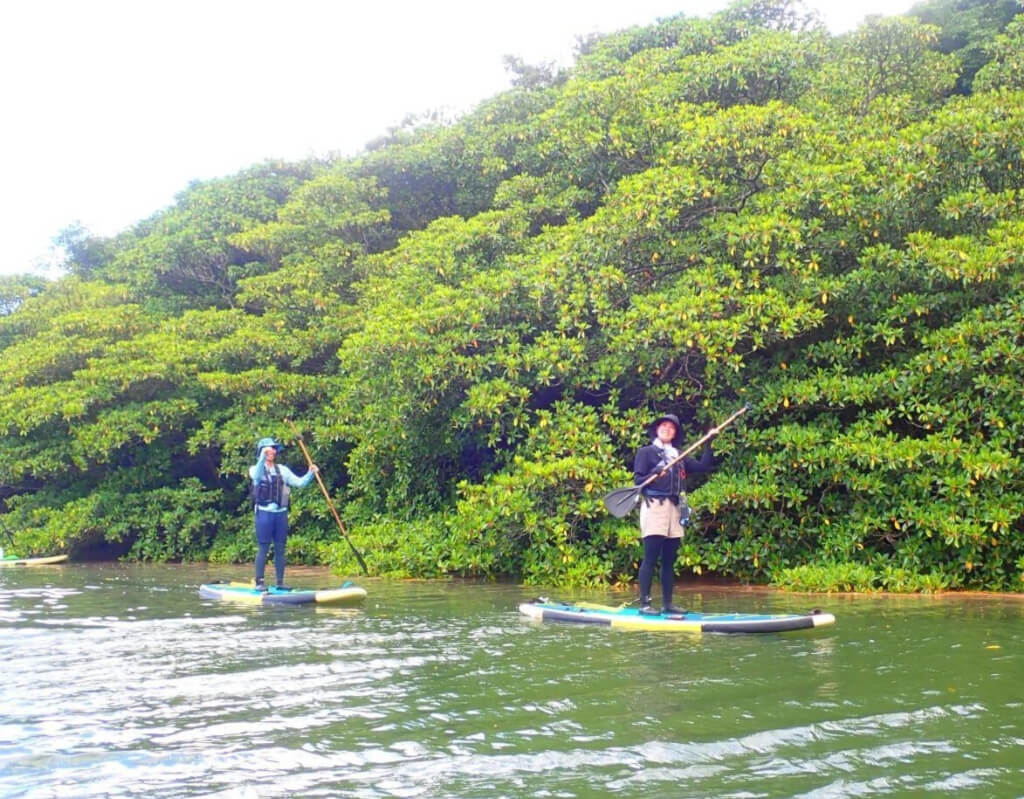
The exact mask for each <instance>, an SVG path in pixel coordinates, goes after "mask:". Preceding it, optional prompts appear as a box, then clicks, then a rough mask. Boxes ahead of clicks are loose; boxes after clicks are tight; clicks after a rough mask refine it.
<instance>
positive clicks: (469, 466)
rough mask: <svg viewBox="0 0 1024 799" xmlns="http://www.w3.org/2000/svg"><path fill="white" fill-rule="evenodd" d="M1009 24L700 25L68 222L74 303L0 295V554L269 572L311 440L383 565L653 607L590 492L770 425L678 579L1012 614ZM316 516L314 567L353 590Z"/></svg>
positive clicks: (642, 34) (979, 9) (724, 483)
mask: <svg viewBox="0 0 1024 799" xmlns="http://www.w3.org/2000/svg"><path fill="white" fill-rule="evenodd" d="M944 3H945V4H944ZM965 3H966V5H965ZM1004 6H1005V4H1004V3H1001V2H999V0H991V2H988V3H978V2H974V0H970V2H968V0H962V1H961V0H955V1H954V0H949V2H948V3H947V2H945V0H942V2H936V3H935V4H932V5H930V7H929V10H928V13H927V14H918V15H917V18H893V19H885V18H872V19H869V20H868V21H867V22H866V23H865V24H864V25H862V26H861V27H860V28H859V29H858V30H856V31H853V32H851V33H850V34H847V35H844V36H840V37H830V36H828V35H827V33H826V32H825V30H824V29H823V28H822V26H821V25H820V24H818V23H817V21H816V20H815V19H814V18H813V16H810V15H808V14H807V13H806V12H805V11H804V10H803V8H802V7H801V6H800V5H799V4H797V3H794V2H789V0H746V1H745V2H738V3H736V4H734V5H733V6H731V7H730V8H729V9H727V10H726V11H724V12H722V13H719V14H716V15H713V16H711V17H709V18H707V19H690V18H687V17H684V16H682V15H680V16H676V17H672V18H670V19H666V20H662V21H660V22H658V23H656V24H654V25H651V26H647V27H637V28H632V29H629V30H627V31H622V32H619V33H616V34H612V35H610V36H606V37H599V38H593V39H590V40H587V41H585V42H581V44H580V48H579V58H578V61H577V64H576V66H575V67H574V68H573V69H572V70H568V71H566V72H565V73H557V74H556V73H555V72H554V70H552V69H546V68H543V67H537V68H534V67H528V66H527V65H525V64H523V63H522V62H521V61H516V60H514V59H513V60H510V62H509V65H510V67H512V69H513V71H514V72H515V74H516V76H517V77H516V79H515V81H514V82H515V85H514V87H513V88H512V89H510V90H509V91H507V92H505V93H502V94H500V95H498V96H496V97H494V98H491V99H490V100H488V101H487V102H485V103H482V104H481V105H480V106H479V107H478V108H477V109H475V110H474V111H472V112H471V113H469V114H467V115H466V116H465V117H463V118H462V119H459V120H455V121H446V120H443V119H441V118H438V117H437V116H436V115H435V116H434V117H431V118H427V119H418V120H410V121H409V123H408V124H405V125H403V126H401V127H399V128H396V129H394V130H392V131H390V132H389V133H388V135H387V136H385V137H382V139H380V140H379V141H377V142H374V143H372V144H371V145H370V146H368V148H367V151H366V152H365V153H362V154H360V155H359V156H358V157H355V158H351V159H338V160H333V161H324V162H306V163H301V164H279V163H267V164H263V165H259V166H256V167H253V168H252V169H249V170H246V171H244V172H242V173H240V174H239V175H236V176H233V177H230V178H224V179H220V180H216V181H210V182H207V183H197V184H194V185H192V186H190V187H188V188H187V189H186V191H184V192H183V193H182V194H181V195H180V196H179V198H178V200H177V202H176V203H175V205H174V206H172V207H171V208H169V209H167V210H166V211H164V212H161V213H159V214H157V215H155V216H154V217H153V218H151V219H148V220H144V221H142V222H140V223H139V224H138V225H136V226H135V227H134V228H133V229H132V230H130V231H129V232H127V233H125V234H122V235H120V236H118V237H115V238H113V239H97V238H95V237H91V236H89V235H88V233H87V232H86V231H84V230H81V229H80V228H76V227H72V228H69V229H68V230H67V231H66V232H65V235H64V236H63V241H62V243H63V245H64V246H65V249H66V251H67V253H68V264H67V266H68V270H69V273H70V274H68V275H67V276H66V277H64V278H62V279H60V280H58V281H54V282H52V283H43V282H40V281H33V280H30V279H22V278H18V279H14V278H12V279H9V280H7V281H6V282H5V283H4V284H3V285H2V286H0V304H2V306H3V307H2V309H0V525H2V527H3V530H4V531H5V532H6V533H7V534H9V535H11V536H13V537H14V539H15V541H16V542H17V544H18V548H19V549H20V550H23V551H25V552H33V553H40V554H41V553H49V552H52V551H55V550H64V551H71V552H74V553H76V554H82V555H87V554H90V553H99V554H108V555H110V554H112V555H117V556H125V557H130V558H136V559H151V560H169V559H173V560H176V559H183V558H185V559H190V558H199V557H208V558H210V559H212V560H216V561H220V562H226V561H245V560H248V559H250V558H251V557H252V555H253V552H254V548H255V545H254V542H253V535H252V529H251V517H250V514H249V513H248V510H247V508H246V505H245V501H244V494H245V490H246V482H247V478H246V470H247V468H248V466H249V465H250V464H251V462H252V444H253V442H254V441H255V440H256V439H258V438H259V437H261V436H263V435H275V436H277V437H279V438H281V439H283V440H284V441H285V443H292V442H291V436H292V434H291V430H290V427H289V426H288V425H287V424H286V422H285V420H294V421H295V422H296V423H297V424H298V425H299V426H300V428H301V429H302V431H303V434H304V437H305V440H306V442H307V443H308V444H309V445H310V447H311V449H312V451H313V456H314V458H315V459H316V460H317V463H318V465H319V466H320V469H321V474H322V475H323V476H324V479H325V480H326V484H327V487H328V490H329V491H330V492H331V494H332V496H333V497H334V499H335V500H336V502H337V504H338V505H339V507H341V508H342V511H343V513H344V516H345V519H346V522H347V524H348V525H349V529H350V533H351V536H352V540H353V541H354V542H355V544H356V546H357V547H358V548H359V550H360V551H361V552H362V553H363V554H364V555H365V557H366V560H367V561H368V563H369V565H370V566H371V568H372V570H373V571H374V572H375V573H378V574H387V575H394V576H403V577H407V576H430V577H435V576H445V575H474V576H497V575H502V574H514V575H516V576H518V577H520V578H521V579H523V580H525V581H528V582H533V583H545V584H572V585H591V584H596V583H606V582H629V581H630V580H632V578H633V575H634V574H635V570H636V565H637V559H638V557H639V554H640V552H639V542H638V536H637V533H636V530H635V520H629V519H627V520H619V519H615V518H613V517H611V516H609V514H607V512H606V511H605V510H604V508H603V505H602V502H601V498H602V496H603V495H604V494H605V493H607V492H608V491H610V490H612V489H614V488H617V487H621V486H623V485H629V484H630V482H631V480H632V474H631V471H630V465H631V458H632V455H633V453H634V452H635V450H636V449H637V447H638V446H640V445H642V444H643V443H644V439H643V430H644V428H645V426H646V424H647V422H648V421H649V420H650V419H651V418H652V416H653V415H654V414H655V413H659V412H664V411H672V412H675V413H677V414H679V415H680V417H681V418H682V420H683V424H684V428H685V429H684V437H685V438H693V437H696V436H697V435H699V432H700V430H701V428H702V426H703V425H704V424H706V423H707V422H709V421H712V420H717V419H720V418H722V417H724V416H725V415H727V414H728V413H730V412H731V411H732V410H734V409H735V408H736V407H737V406H738V405H739V404H740V403H741V402H744V401H753V402H754V404H755V409H754V410H753V411H752V412H751V413H749V414H747V416H746V417H744V419H743V421H742V423H741V424H740V425H738V426H737V427H735V428H734V429H732V430H730V431H729V432H728V433H727V434H725V435H723V436H722V437H720V439H719V440H718V441H717V442H716V452H717V454H718V455H719V456H720V458H721V460H722V466H721V468H720V469H719V470H718V471H717V472H716V473H715V474H713V475H712V476H710V477H709V478H708V479H706V480H705V481H704V482H703V484H697V483H696V482H695V483H694V484H693V485H692V486H691V488H692V489H693V490H692V491H691V495H690V500H691V504H692V505H693V506H694V509H695V522H694V525H693V526H692V527H690V528H689V532H688V536H687V538H686V540H685V541H684V543H683V547H682V550H681V552H680V559H679V568H680V570H681V571H687V572H692V573H701V574H704V573H715V574H722V575H731V576H734V577H739V578H741V579H744V580H756V581H769V580H774V581H776V582H778V583H779V584H783V585H787V586H790V587H795V588H801V589H804V590H850V589H852V590H898V591H933V590H941V589H945V588H986V589H996V590H1020V589H1021V588H1022V587H1024V583H1022V574H1024V569H1022V567H1024V516H1022V510H1021V508H1024V501H1022V500H1024V468H1022V461H1021V443H1022V440H1024V403H1022V399H1021V392H1020V389H1019V387H1020V385H1022V384H1024V365H1022V364H1024V360H1022V357H1021V354H1022V352H1024V341H1022V338H1021V336H1022V334H1021V331H1022V330H1024V296H1022V285H1024V270H1022V267H1024V259H1022V256H1021V253H1022V252H1024V216H1022V207H1024V201H1022V197H1024V194H1022V192H1024V150H1022V148H1024V112H1022V109H1024V94H1022V87H1021V84H1020V80H1019V75H1020V74H1021V72H1022V70H1021V69H1020V68H1019V63H1018V62H1019V52H1020V51H1021V49H1022V48H1021V46H1020V44H1021V43H1020V38H1021V27H1020V22H1019V17H1018V18H1017V19H1014V20H1012V21H1011V20H1009V19H1004V18H1003V17H1002V16H1000V15H1001V14H1002V13H1003V11H1004V10H1005V8H1004ZM943 9H947V10H943ZM964 10H968V11H970V14H968V17H969V19H967V18H964V19H963V20H957V19H953V18H952V17H951V15H952V14H953V13H954V11H956V12H957V13H959V12H960V11H964ZM1001 19H1002V20H1003V21H1002V22H999V21H998V20H1001ZM922 20H923V21H922ZM925 22H926V23H927V24H925ZM1007 22H1008V23H1009V24H1007ZM961 23H962V24H963V25H964V26H966V27H965V28H964V32H965V35H966V39H965V40H964V41H966V44H962V43H955V42H953V40H952V39H951V38H950V37H951V36H952V35H953V34H954V33H955V31H956V30H957V26H958V25H961ZM954 38H955V37H954ZM958 41H959V40H958ZM978 53H982V54H983V55H984V59H988V62H987V63H981V62H980V61H978V60H977V59H976V58H975V57H976V56H977V54H978ZM972 59H974V60H972ZM984 59H982V60H984ZM972 70H975V71H972ZM969 75H974V80H973V86H974V90H973V92H972V91H971V90H970V88H969V87H967V84H966V83H965V82H964V80H965V76H969ZM965 87H967V88H965ZM958 90H959V91H960V92H962V93H963V94H957V93H956V92H957V91H958ZM297 453H298V450H293V449H286V450H285V462H286V463H288V464H289V465H290V466H292V467H293V468H295V469H296V470H298V471H299V472H301V471H302V468H304V464H303V463H302V460H303V459H302V458H301V457H300V456H299V455H297ZM321 500H322V498H321V497H318V496H317V497H312V496H302V495H301V492H300V494H299V496H298V497H297V498H296V502H295V504H294V506H293V511H292V519H291V521H292V524H291V527H292V531H293V534H292V537H291V541H290V545H289V550H290V557H291V558H292V560H294V561H301V562H322V561H328V562H330V563H332V565H333V566H334V567H335V568H337V569H339V570H342V571H346V572H350V573H354V572H355V571H356V570H357V564H356V562H355V560H354V558H353V556H352V553H351V550H350V549H349V547H348V545H347V543H346V542H345V541H344V540H343V539H341V538H340V537H339V535H338V531H337V530H336V528H335V527H334V526H333V520H332V519H331V518H330V517H328V516H327V515H326V514H325V512H324V510H325V509H324V507H323V503H322V501H321Z"/></svg>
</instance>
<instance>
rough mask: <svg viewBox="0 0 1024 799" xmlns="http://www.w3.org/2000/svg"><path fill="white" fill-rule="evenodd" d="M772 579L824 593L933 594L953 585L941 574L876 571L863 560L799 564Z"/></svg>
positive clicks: (785, 585)
mask: <svg viewBox="0 0 1024 799" xmlns="http://www.w3.org/2000/svg"><path fill="white" fill-rule="evenodd" d="M772 582H773V584H775V585H777V586H778V587H779V588H782V589H784V590H786V591H817V592H820V593H834V592H837V591H839V592H849V591H855V592H858V593H874V592H878V591H893V592H898V593H902V594H909V593H924V594H932V593H936V592H938V591H945V590H946V589H948V588H949V579H948V578H947V577H944V576H943V575H941V574H935V573H930V574H915V573H913V572H909V571H907V570H906V569H899V568H893V567H891V566H885V567H884V568H883V569H882V570H881V571H876V570H875V569H872V568H871V567H870V566H868V565H866V564H863V563H826V564H821V565H817V564H816V565H805V566H795V567H793V568H791V569H783V570H781V572H780V573H778V574H776V575H775V577H774V578H773V580H772Z"/></svg>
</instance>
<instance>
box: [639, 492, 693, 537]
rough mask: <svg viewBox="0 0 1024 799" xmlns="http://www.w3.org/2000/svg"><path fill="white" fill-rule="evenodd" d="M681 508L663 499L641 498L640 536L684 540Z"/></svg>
mask: <svg viewBox="0 0 1024 799" xmlns="http://www.w3.org/2000/svg"><path fill="white" fill-rule="evenodd" d="M680 517H681V513H680V511H679V506H678V505H676V504H674V503H673V502H672V501H671V500H669V499H667V498H664V497H661V498H658V497H640V535H641V536H648V535H664V536H668V537H669V538H682V537H683V525H682V523H681V522H680Z"/></svg>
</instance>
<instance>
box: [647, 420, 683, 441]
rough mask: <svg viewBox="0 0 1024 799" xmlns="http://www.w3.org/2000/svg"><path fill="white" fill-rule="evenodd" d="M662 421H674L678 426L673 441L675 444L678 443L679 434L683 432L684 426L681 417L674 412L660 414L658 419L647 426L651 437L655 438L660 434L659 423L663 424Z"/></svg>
mask: <svg viewBox="0 0 1024 799" xmlns="http://www.w3.org/2000/svg"><path fill="white" fill-rule="evenodd" d="M662 422H672V424H674V425H675V426H676V434H675V435H674V436H673V437H672V443H673V445H674V444H678V443H679V436H680V434H681V433H682V432H683V426H682V425H681V424H680V423H679V417H678V416H676V415H675V414H674V413H663V414H662V415H661V416H659V417H658V418H657V419H655V420H654V421H653V422H651V426H650V427H649V428H647V432H648V434H649V435H650V436H651V438H654V437H655V436H656V435H658V425H659V424H661V423H662Z"/></svg>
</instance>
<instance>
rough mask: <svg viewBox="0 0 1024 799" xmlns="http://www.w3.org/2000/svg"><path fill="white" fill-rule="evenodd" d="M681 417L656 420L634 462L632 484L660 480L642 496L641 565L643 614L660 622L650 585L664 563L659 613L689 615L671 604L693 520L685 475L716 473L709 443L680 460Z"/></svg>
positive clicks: (665, 417) (670, 415)
mask: <svg viewBox="0 0 1024 799" xmlns="http://www.w3.org/2000/svg"><path fill="white" fill-rule="evenodd" d="M679 432H680V426H679V417H678V416H676V415H675V414H674V413H666V414H664V415H663V416H659V417H658V418H657V419H655V420H654V422H653V424H652V425H651V427H650V431H649V435H650V436H651V437H652V439H651V443H650V444H648V445H646V446H644V447H641V448H640V449H639V450H637V453H636V456H635V457H634V458H633V484H634V485H640V484H641V483H643V482H644V481H645V480H647V479H649V478H651V477H653V476H654V475H658V476H657V478H656V479H654V480H652V481H651V482H650V483H648V484H647V485H646V486H644V487H643V488H642V489H641V491H640V494H641V500H640V536H641V538H642V539H643V543H644V559H643V561H642V562H641V563H640V574H639V576H638V579H639V582H640V612H641V613H643V614H644V615H650V616H656V615H658V614H659V611H657V610H654V609H653V608H652V607H651V583H652V582H653V581H654V566H655V564H656V563H657V562H658V560H659V559H660V560H661V598H662V603H661V611H660V613H665V614H685V613H686V611H685V610H683V609H682V608H678V607H676V606H675V605H673V604H672V588H673V584H674V582H675V563H676V555H678V554H679V545H680V544H681V543H682V540H683V527H684V525H685V524H686V523H687V522H688V521H689V519H690V506H689V505H688V504H687V502H686V475H687V474H692V473H694V472H710V471H712V470H713V469H714V468H715V456H714V454H713V453H712V452H711V441H710V439H709V440H708V442H707V443H706V444H705V445H704V452H703V453H702V454H701V457H700V458H699V459H696V458H683V459H682V460H680V461H679V462H678V463H674V464H672V466H671V467H669V466H668V464H670V463H671V462H672V461H674V460H676V459H677V458H678V457H679V450H678V449H676V447H677V446H678V444H679Z"/></svg>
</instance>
